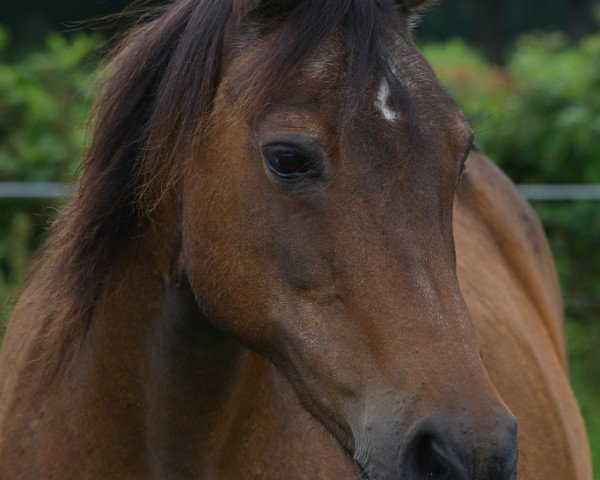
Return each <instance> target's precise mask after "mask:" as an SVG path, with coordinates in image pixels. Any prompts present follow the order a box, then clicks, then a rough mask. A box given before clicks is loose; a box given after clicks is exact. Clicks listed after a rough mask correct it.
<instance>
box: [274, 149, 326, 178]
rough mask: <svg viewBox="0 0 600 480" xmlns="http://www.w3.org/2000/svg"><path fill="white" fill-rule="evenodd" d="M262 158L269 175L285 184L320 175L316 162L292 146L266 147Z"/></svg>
mask: <svg viewBox="0 0 600 480" xmlns="http://www.w3.org/2000/svg"><path fill="white" fill-rule="evenodd" d="M263 157H264V159H265V162H266V164H267V167H268V169H269V170H270V171H271V173H273V174H274V175H276V176H277V177H278V178H280V179H281V180H284V181H286V182H297V181H299V180H301V179H302V178H304V177H308V176H317V175H319V173H320V166H319V164H318V162H316V161H315V160H314V159H313V158H311V156H310V155H307V154H306V153H304V152H303V151H302V150H300V149H299V148H298V147H295V146H293V145H268V146H266V147H263Z"/></svg>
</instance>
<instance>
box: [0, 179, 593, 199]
mask: <svg viewBox="0 0 600 480" xmlns="http://www.w3.org/2000/svg"><path fill="white" fill-rule="evenodd" d="M519 190H520V191H521V193H523V195H525V197H527V198H528V199H529V200H545V201H570V200H572V201H576V200H592V201H598V200H600V185H519ZM73 191H74V187H73V185H70V184H66V183H54V182H0V199H13V200H36V199H37V200H45V199H56V198H66V197H69V196H70V195H71V194H72V193H73Z"/></svg>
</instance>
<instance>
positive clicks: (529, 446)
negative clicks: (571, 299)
mask: <svg viewBox="0 0 600 480" xmlns="http://www.w3.org/2000/svg"><path fill="white" fill-rule="evenodd" d="M427 3H428V2H425V1H423V0H340V1H335V2H334V1H320V0H293V1H292V0H179V1H175V2H173V3H171V4H168V5H165V6H163V7H162V8H161V10H160V12H159V13H157V14H149V15H148V17H147V18H145V19H144V20H143V21H141V22H140V23H139V24H138V25H137V26H135V27H134V28H133V30H132V31H131V32H130V33H129V34H128V35H126V36H125V37H124V38H123V39H122V42H121V46H120V47H118V48H117V49H116V51H115V52H114V54H113V56H112V61H111V62H110V63H108V65H107V67H106V75H105V80H104V83H103V85H102V91H101V94H100V97H99V100H98V102H97V105H96V108H95V117H94V118H95V120H94V122H93V130H92V134H91V141H90V145H89V148H88V151H87V153H86V155H85V159H84V164H83V167H82V172H81V175H80V181H79V186H78V189H77V191H76V193H75V194H74V196H73V197H72V199H71V201H70V203H69V204H68V205H67V206H66V208H65V209H64V211H63V213H62V214H61V216H60V217H59V219H58V220H57V221H56V222H55V224H54V225H53V227H52V232H51V234H50V235H49V238H48V239H47V241H46V242H45V244H44V246H43V247H42V249H41V250H40V252H39V253H38V255H37V257H36V259H35V261H34V264H33V267H32V270H31V274H30V277H29V280H28V282H27V286H26V288H25V290H24V292H23V294H22V296H21V298H20V300H19V301H18V303H17V305H16V307H15V310H14V312H13V317H12V319H11V322H10V324H9V326H8V331H7V335H6V338H5V341H4V345H3V347H2V352H1V355H0V465H1V468H0V478H2V479H7V480H8V479H11V480H14V479H20V480H24V479H33V478H35V479H37V478H44V479H49V480H53V479H61V480H64V479H104V478H111V479H148V478H153V479H154V478H156V479H159V478H160V479H218V480H228V479H293V480H301V479H332V478H335V479H354V478H362V479H370V480H376V479H377V480H399V479H410V480H421V479H430V480H431V479H434V480H484V479H485V480H511V479H516V478H517V475H518V478H519V479H522V480H538V479H539V480H541V479H544V480H553V479H555V480H559V479H560V480H567V479H572V480H590V479H591V475H592V473H591V466H590V455H589V449H588V444H587V439H586V433H585V429H584V425H583V422H582V418H581V415H580V412H579V409H578V406H577V403H576V401H575V399H574V396H573V393H572V390H571V388H570V385H569V379H568V366H567V357H566V353H565V337H564V331H563V316H562V304H561V301H562V300H561V296H560V292H559V287H558V282H557V278H556V273H555V268H554V265H553V260H552V257H551V254H550V251H549V247H548V244H547V241H546V239H545V236H544V233H543V231H542V228H541V226H540V223H539V221H538V220H537V218H536V217H535V214H534V213H533V211H532V209H531V208H530V207H529V206H528V204H527V203H526V201H525V200H524V199H523V198H521V196H520V194H519V193H518V191H517V189H516V188H515V186H514V185H513V184H512V183H511V182H510V181H509V180H508V179H507V177H506V176H505V175H504V174H503V173H501V172H500V171H499V170H498V168H496V167H495V166H493V165H492V163H491V162H490V161H489V160H488V159H487V158H486V157H484V156H483V154H482V153H480V152H479V151H478V150H477V149H475V148H474V134H473V131H472V130H471V128H470V127H469V126H468V123H467V121H466V120H465V117H464V116H463V114H462V113H461V111H460V110H459V108H458V107H457V106H456V105H455V104H454V103H453V102H452V100H451V99H450V98H449V96H448V95H447V93H446V92H445V91H444V89H443V88H442V87H441V86H440V85H439V83H438V81H437V79H436V77H435V74H434V73H433V71H432V70H431V68H430V67H429V66H428V64H427V62H426V61H425V59H424V58H423V57H422V56H421V54H420V53H419V51H418V49H417V47H416V46H415V44H414V42H413V41H412V40H411V36H410V25H411V24H412V23H413V22H414V19H415V16H416V15H419V14H420V13H421V11H422V10H423V9H424V8H425V7H426V6H427V5H426V4H427Z"/></svg>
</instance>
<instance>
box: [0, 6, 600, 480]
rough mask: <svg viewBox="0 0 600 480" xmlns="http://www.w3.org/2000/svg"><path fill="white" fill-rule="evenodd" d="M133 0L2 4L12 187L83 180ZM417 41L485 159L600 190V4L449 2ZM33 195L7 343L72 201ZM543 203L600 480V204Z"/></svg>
mask: <svg viewBox="0 0 600 480" xmlns="http://www.w3.org/2000/svg"><path fill="white" fill-rule="evenodd" d="M127 3H128V2H127V1H125V0H104V1H100V0H86V1H85V2H83V1H81V0H53V1H52V2H51V3H49V2H48V1H47V0H20V1H18V2H15V1H8V0H0V183H1V182H64V181H69V180H71V179H72V178H73V177H74V174H75V172H76V169H77V165H78V163H79V161H80V158H81V152H82V150H83V148H84V145H85V142H86V125H87V124H86V121H87V117H88V113H89V110H90V104H91V100H92V99H93V96H94V92H95V89H96V82H95V75H94V72H95V71H96V70H97V68H98V65H99V62H101V59H102V55H103V53H104V52H105V51H106V50H107V48H108V47H107V45H110V41H108V40H109V39H111V38H114V35H115V32H117V31H119V30H121V29H123V28H124V27H125V26H126V25H127V23H128V22H132V21H133V20H132V19H135V15H134V16H133V17H129V20H127V19H126V18H125V19H121V20H115V19H114V18H109V19H104V20H103V21H100V22H96V21H94V22H90V21H89V19H93V18H98V17H102V16H106V15H109V14H113V13H117V12H120V11H122V10H123V9H124V8H125V7H126V5H127ZM152 3H157V2H146V4H150V5H151V4H152ZM416 38H417V40H418V42H419V44H420V45H421V46H422V48H423V50H424V52H425V54H426V56H427V57H428V58H429V60H430V61H431V62H432V64H433V65H434V68H435V69H436V71H437V72H438V75H439V76H440V79H441V81H442V83H444V84H445V85H446V86H447V88H448V89H449V90H450V92H451V93H452V95H453V96H454V98H455V99H456V101H457V102H458V103H459V104H460V106H461V107H462V108H463V109H464V110H465V112H466V114H467V116H468V118H469V120H470V122H471V125H472V126H473V128H474V129H475V131H476V132H477V143H478V146H479V147H480V149H482V150H483V151H484V152H485V153H486V154H487V155H489V156H490V157H491V158H492V159H493V160H494V161H496V162H497V163H498V164H500V165H501V166H502V168H504V170H505V171H506V172H507V173H508V174H509V175H510V176H511V177H512V179H513V180H514V181H515V182H516V183H518V184H600V0H454V1H452V2H451V1H447V2H446V3H445V4H442V5H440V6H438V7H436V8H434V9H432V11H431V12H430V13H429V14H428V15H427V16H426V17H425V19H424V20H423V22H422V24H421V26H420V27H419V28H418V29H417V31H416ZM107 41H108V42H107ZM59 188H60V187H59ZM28 192H29V193H27V194H25V193H23V192H21V193H19V192H18V191H17V192H15V191H13V192H12V193H11V192H8V193H7V192H6V191H5V192H4V194H2V190H1V189H0V339H1V337H2V331H3V330H4V326H5V324H6V321H7V320H8V318H9V316H10V310H11V306H12V305H13V304H14V301H15V299H16V298H17V296H18V291H19V287H20V284H21V282H22V279H23V275H24V272H25V269H26V266H27V264H28V262H29V260H30V258H31V254H32V251H33V250H34V249H35V248H36V246H38V245H39V243H40V241H42V240H43V238H44V235H45V232H46V231H47V225H48V222H49V221H51V220H52V218H54V217H55V216H56V214H57V212H59V211H60V208H61V205H62V203H63V201H64V200H61V199H60V198H54V199H52V198H45V197H46V196H47V195H48V193H44V192H41V193H39V194H38V195H37V196H38V197H41V198H31V197H35V196H36V194H35V193H34V192H32V191H31V188H30V189H29V190H28ZM23 197H29V198H23ZM533 205H534V207H535V209H536V210H537V212H538V214H539V216H540V217H541V219H542V221H543V223H544V226H545V228H546V232H547V234H548V236H549V238H550V241H551V244H552V248H553V251H554V255H555V259H556V263H557V268H558V271H559V275H560V278H561V281H562V287H563V293H564V297H565V308H566V316H567V332H568V336H569V353H570V357H571V377H572V382H573V385H574V387H575V390H576V394H577V396H578V398H579V401H580V404H581V407H582V410H583V414H584V416H585V419H586V422H587V425H588V430H589V433H590V439H591V443H592V450H593V454H594V457H595V471H596V472H597V473H596V479H600V201H593V200H577V201H574V200H569V201H548V200H537V201H533Z"/></svg>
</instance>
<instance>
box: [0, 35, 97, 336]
mask: <svg viewBox="0 0 600 480" xmlns="http://www.w3.org/2000/svg"><path fill="white" fill-rule="evenodd" d="M99 44H100V43H99V39H98V38H96V37H90V36H84V35H80V36H78V37H76V38H74V39H72V40H69V41H67V40H65V39H64V38H63V37H62V36H60V35H58V34H52V35H50V36H49V37H48V40H47V44H46V48H45V50H44V51H43V52H35V53H31V54H30V55H28V56H26V57H25V58H23V59H22V60H20V61H19V62H17V63H9V62H7V61H6V60H5V53H6V52H7V51H8V49H9V43H8V35H7V33H6V31H5V30H3V29H2V28H1V27H0V181H64V180H69V179H71V178H72V177H73V174H74V172H75V170H76V168H77V165H78V164H79V161H80V158H81V152H82V149H83V146H84V141H85V132H86V127H85V125H86V122H87V118H88V116H89V110H90V105H91V97H92V95H91V93H92V91H93V89H94V88H93V85H94V82H93V81H92V79H93V76H92V72H93V71H94V68H93V66H94V65H95V62H94V58H93V57H94V56H95V52H96V51H97V49H98V46H99ZM0 205H1V208H0V337H1V330H2V325H3V324H4V322H5V321H6V319H7V318H8V315H9V313H8V311H9V308H8V307H5V304H6V302H7V300H6V299H7V298H8V294H9V292H10V291H11V290H14V286H15V285H16V284H17V283H18V282H19V280H20V279H21V278H22V276H23V271H24V267H25V265H26V264H27V262H28V260H29V258H30V256H31V252H32V250H33V249H34V248H35V247H36V246H37V245H38V244H39V239H40V237H41V236H42V235H41V234H42V232H43V230H44V228H45V226H46V224H47V223H48V219H49V218H50V217H51V216H52V215H53V212H55V211H56V210H55V209H49V208H48V207H45V208H44V207H42V206H41V205H40V202H35V201H13V200H10V201H8V200H2V199H0Z"/></svg>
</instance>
